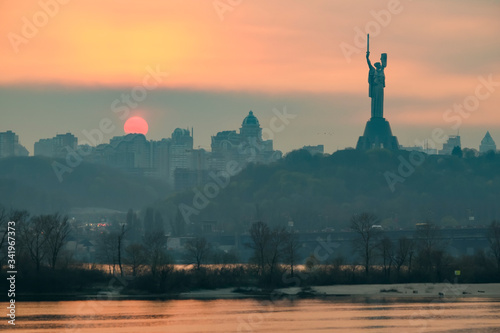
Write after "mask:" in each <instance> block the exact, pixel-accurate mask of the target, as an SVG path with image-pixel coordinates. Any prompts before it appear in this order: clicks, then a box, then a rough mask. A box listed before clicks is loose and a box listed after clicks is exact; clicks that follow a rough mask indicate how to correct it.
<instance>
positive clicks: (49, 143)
mask: <svg viewBox="0 0 500 333" xmlns="http://www.w3.org/2000/svg"><path fill="white" fill-rule="evenodd" d="M77 146H78V138H76V137H75V136H74V135H73V134H71V133H66V134H57V135H56V136H55V137H53V138H50V139H40V140H38V141H37V142H35V151H34V153H35V156H47V157H59V158H64V157H65V156H66V155H67V154H68V153H70V152H73V151H75V150H76V148H77Z"/></svg>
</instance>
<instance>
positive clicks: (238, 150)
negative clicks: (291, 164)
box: [210, 111, 282, 171]
mask: <svg viewBox="0 0 500 333" xmlns="http://www.w3.org/2000/svg"><path fill="white" fill-rule="evenodd" d="M211 148H212V154H211V159H210V160H211V162H210V168H211V169H213V170H218V171H223V170H226V166H227V164H228V163H230V162H232V161H236V162H237V163H238V165H239V166H240V167H241V168H243V167H244V166H246V165H247V164H248V163H270V162H274V161H276V160H277V159H279V158H281V156H282V154H281V152H280V151H275V150H273V141H272V140H262V128H261V127H260V123H259V120H258V119H257V117H256V116H255V115H254V113H253V111H250V112H248V115H247V116H246V117H245V119H243V122H242V123H241V128H240V132H239V133H237V132H236V131H235V130H232V131H222V132H218V133H217V135H215V136H212V144H211Z"/></svg>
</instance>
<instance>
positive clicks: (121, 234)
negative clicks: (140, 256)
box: [116, 225, 125, 276]
mask: <svg viewBox="0 0 500 333" xmlns="http://www.w3.org/2000/svg"><path fill="white" fill-rule="evenodd" d="M124 236H125V225H122V229H121V231H120V232H119V233H118V236H117V249H116V252H117V257H118V267H119V268H120V275H121V276H123V267H122V242H123V237H124Z"/></svg>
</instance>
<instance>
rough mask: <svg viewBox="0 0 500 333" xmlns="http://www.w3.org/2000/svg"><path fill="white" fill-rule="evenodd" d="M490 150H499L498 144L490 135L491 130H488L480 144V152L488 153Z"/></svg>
mask: <svg viewBox="0 0 500 333" xmlns="http://www.w3.org/2000/svg"><path fill="white" fill-rule="evenodd" d="M490 150H493V151H496V150H497V145H496V143H495V141H494V140H493V138H492V137H491V135H490V132H489V131H488V132H486V135H485V136H484V138H483V139H482V140H481V145H479V152H480V153H487V152H489V151H490Z"/></svg>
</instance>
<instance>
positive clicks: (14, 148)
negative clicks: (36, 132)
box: [0, 131, 29, 158]
mask: <svg viewBox="0 0 500 333" xmlns="http://www.w3.org/2000/svg"><path fill="white" fill-rule="evenodd" d="M28 155H29V153H28V150H27V149H26V148H25V147H24V146H22V145H21V144H19V137H18V136H17V135H16V134H15V133H14V132H12V131H7V132H0V158H2V157H10V156H28Z"/></svg>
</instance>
